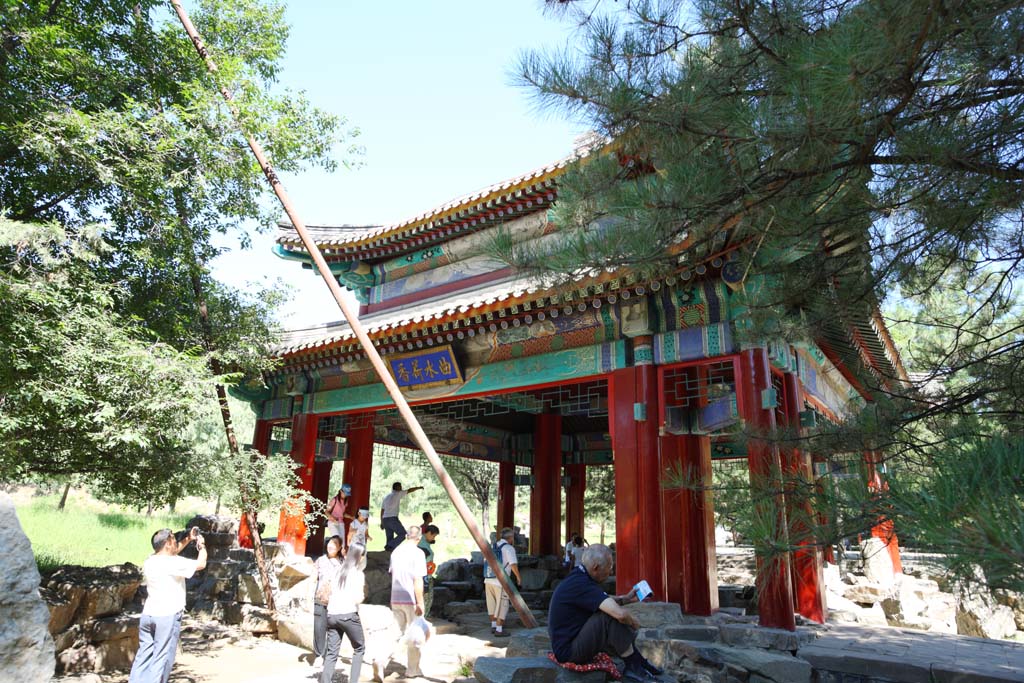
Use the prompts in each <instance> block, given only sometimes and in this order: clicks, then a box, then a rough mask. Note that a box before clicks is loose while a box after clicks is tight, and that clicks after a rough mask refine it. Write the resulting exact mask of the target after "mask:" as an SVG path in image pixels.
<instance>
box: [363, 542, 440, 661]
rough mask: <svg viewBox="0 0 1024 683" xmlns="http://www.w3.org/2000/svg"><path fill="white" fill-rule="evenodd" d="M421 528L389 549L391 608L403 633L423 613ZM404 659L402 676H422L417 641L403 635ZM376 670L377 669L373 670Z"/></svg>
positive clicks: (424, 571) (424, 566) (423, 571)
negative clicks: (405, 656) (405, 648)
mask: <svg viewBox="0 0 1024 683" xmlns="http://www.w3.org/2000/svg"><path fill="white" fill-rule="evenodd" d="M420 536H421V532H420V528H419V527H418V526H411V527H409V528H408V529H407V530H406V535H405V541H404V542H403V543H401V544H399V545H398V547H396V548H395V549H394V551H393V552H392V553H391V568H390V570H389V571H390V572H391V612H392V613H393V614H394V615H395V621H397V622H398V628H399V630H401V631H402V633H403V634H405V633H406V630H407V629H408V628H409V626H410V625H411V624H412V623H413V622H414V621H416V617H421V616H423V614H424V613H425V610H424V604H423V577H424V576H426V575H427V560H426V558H425V557H424V556H423V551H422V550H420V548H419V547H418V545H419V542H420ZM406 643H407V651H406V652H407V655H408V657H407V659H406V667H405V677H406V678H415V677H416V676H422V675H423V673H422V672H421V671H420V645H419V644H417V643H416V642H414V640H413V639H412V638H406ZM374 673H375V674H376V672H374Z"/></svg>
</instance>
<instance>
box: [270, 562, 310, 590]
mask: <svg viewBox="0 0 1024 683" xmlns="http://www.w3.org/2000/svg"><path fill="white" fill-rule="evenodd" d="M315 576H316V565H315V564H314V563H313V558H310V557H306V556H304V555H296V556H292V557H289V558H288V559H287V561H285V562H283V563H282V564H281V565H280V566H279V568H278V569H277V585H278V586H279V587H280V589H281V590H283V591H286V590H288V589H289V588H291V587H292V586H294V585H296V584H298V583H301V582H302V581H305V580H307V579H309V578H310V577H315Z"/></svg>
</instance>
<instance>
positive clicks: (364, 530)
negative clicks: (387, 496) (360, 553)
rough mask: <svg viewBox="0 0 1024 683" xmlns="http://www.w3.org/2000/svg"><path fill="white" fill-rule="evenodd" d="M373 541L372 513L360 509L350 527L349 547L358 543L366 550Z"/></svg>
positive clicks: (365, 509)
mask: <svg viewBox="0 0 1024 683" xmlns="http://www.w3.org/2000/svg"><path fill="white" fill-rule="evenodd" d="M372 540H373V537H372V536H370V511H369V509H367V508H359V511H358V512H357V513H356V518H355V519H353V520H352V523H351V524H349V525H348V545H352V544H353V543H358V544H359V545H361V546H363V547H364V548H365V547H366V546H367V545H369V543H370V541H372Z"/></svg>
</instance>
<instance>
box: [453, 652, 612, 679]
mask: <svg viewBox="0 0 1024 683" xmlns="http://www.w3.org/2000/svg"><path fill="white" fill-rule="evenodd" d="M473 675H474V676H476V680H477V681H479V682H480V683H604V681H605V674H604V672H602V671H590V672H587V673H577V672H574V671H569V670H568V669H563V668H562V667H560V666H557V665H556V664H555V663H554V662H552V661H551V660H550V659H548V658H547V657H478V658H477V660H476V662H475V663H474V665H473Z"/></svg>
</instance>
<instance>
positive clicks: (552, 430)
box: [530, 413, 562, 555]
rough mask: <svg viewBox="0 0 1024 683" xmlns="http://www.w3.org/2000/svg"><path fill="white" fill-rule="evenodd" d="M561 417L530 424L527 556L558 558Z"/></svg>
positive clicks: (553, 415)
mask: <svg viewBox="0 0 1024 683" xmlns="http://www.w3.org/2000/svg"><path fill="white" fill-rule="evenodd" d="M561 474H562V416H561V415H559V414H557V413H541V414H540V415H537V416H536V418H535V421H534V432H533V493H532V494H531V496H530V552H531V553H532V554H534V555H560V554H561V552H560V550H559V546H560V545H561V543H560V541H559V527H560V526H561V521H562V496H561V490H560V488H561V483H562V482H561Z"/></svg>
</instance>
